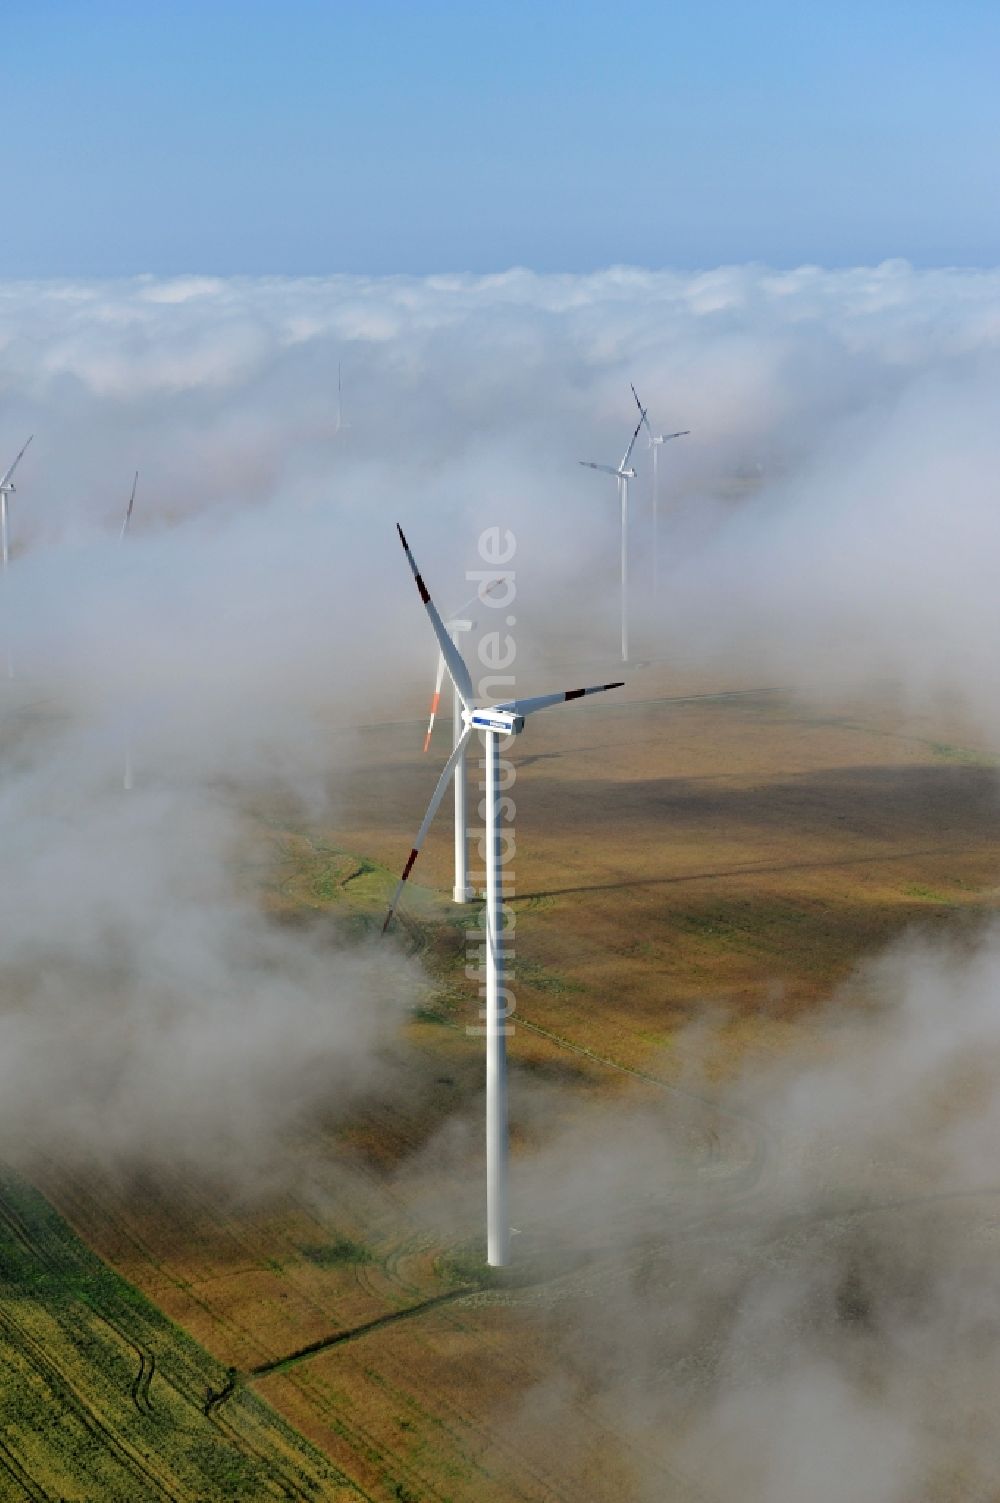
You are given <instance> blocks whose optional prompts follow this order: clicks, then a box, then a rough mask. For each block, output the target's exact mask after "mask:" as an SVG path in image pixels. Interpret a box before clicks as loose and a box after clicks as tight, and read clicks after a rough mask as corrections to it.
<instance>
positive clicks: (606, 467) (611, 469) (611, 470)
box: [577, 459, 620, 475]
mask: <svg viewBox="0 0 1000 1503" xmlns="http://www.w3.org/2000/svg"><path fill="white" fill-rule="evenodd" d="M577 464H582V465H583V466H584V468H585V469H588V470H600V471H601V473H602V474H603V475H618V474H620V471H619V470H618V468H617V467H616V466H615V465H613V464H595V463H594V461H593V460H592V459H578V460H577Z"/></svg>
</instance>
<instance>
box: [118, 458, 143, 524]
mask: <svg viewBox="0 0 1000 1503" xmlns="http://www.w3.org/2000/svg"><path fill="white" fill-rule="evenodd" d="M138 484H139V471H138V470H136V472H135V478H134V480H133V481H132V494H131V496H129V498H128V509H127V511H126V512H125V520H124V522H123V523H122V531H121V535H122V537H124V536H125V534H126V533H127V532H128V525H129V523H130V522H131V520H132V508H133V506H134V505H135V488H136V486H137V485H138Z"/></svg>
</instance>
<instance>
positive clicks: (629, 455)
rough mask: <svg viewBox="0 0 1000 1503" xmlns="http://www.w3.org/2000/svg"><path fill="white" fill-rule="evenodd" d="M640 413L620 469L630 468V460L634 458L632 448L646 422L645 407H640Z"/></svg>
mask: <svg viewBox="0 0 1000 1503" xmlns="http://www.w3.org/2000/svg"><path fill="white" fill-rule="evenodd" d="M639 413H640V416H639V421H638V422H637V423H636V425H635V432H634V433H633V434H632V441H631V443H630V444H629V446H628V448H627V449H626V450H625V457H624V459H623V460H622V462H621V464H620V465H619V466H618V468H619V470H620V471H621V470H627V469H628V462H629V460H630V459H631V458H632V450H633V449H634V448H635V441H636V439H637V438H638V437H639V429H640V428H641V427H642V425H643V423H644V422H645V419H646V409H645V408H644V407H640V408H639Z"/></svg>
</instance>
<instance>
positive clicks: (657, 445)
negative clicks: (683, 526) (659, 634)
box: [632, 386, 691, 595]
mask: <svg viewBox="0 0 1000 1503" xmlns="http://www.w3.org/2000/svg"><path fill="white" fill-rule="evenodd" d="M632 395H633V396H634V397H635V405H636V406H637V407H638V409H639V411H640V412H641V413H642V416H641V417H640V419H639V421H640V423H644V424H645V426H646V432H647V433H648V435H649V447H650V448H651V449H652V451H653V593H654V595H655V594H656V593H657V592H658V591H659V588H660V540H659V511H660V477H659V472H658V469H657V464H656V460H657V457H658V455H659V452H660V449H661V448H662V447H663V445H664V444H668V443H669V442H670V440H671V439H672V438H687V436H688V434H689V433H690V432H691V429H690V428H680V429H678V431H677V432H676V433H654V432H653V430H652V428H651V427H650V426H649V418H648V417H647V416H646V409H645V407H643V405H642V403H641V402H640V401H639V393H638V392H637V391H636V389H635V387H634V386H633V387H632Z"/></svg>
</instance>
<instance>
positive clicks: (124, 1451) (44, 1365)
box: [0, 1310, 182, 1503]
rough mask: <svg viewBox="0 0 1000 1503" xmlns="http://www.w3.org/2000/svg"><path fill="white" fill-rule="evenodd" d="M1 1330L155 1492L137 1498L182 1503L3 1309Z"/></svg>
mask: <svg viewBox="0 0 1000 1503" xmlns="http://www.w3.org/2000/svg"><path fill="white" fill-rule="evenodd" d="M0 1331H3V1332H5V1334H6V1335H7V1337H8V1338H9V1339H10V1341H11V1344H12V1345H13V1346H14V1347H15V1349H17V1350H20V1351H21V1352H22V1353H23V1354H24V1355H25V1357H26V1358H27V1359H28V1361H29V1362H30V1363H31V1365H32V1366H33V1367H34V1369H35V1371H36V1372H37V1373H38V1375H39V1377H40V1378H41V1379H42V1381H43V1382H44V1383H45V1384H46V1386H47V1387H48V1389H49V1391H50V1392H51V1393H52V1395H53V1397H54V1398H55V1399H56V1400H57V1401H58V1403H59V1404H60V1405H61V1406H62V1407H63V1408H64V1409H68V1410H69V1411H70V1412H71V1413H73V1414H74V1415H75V1416H76V1418H77V1419H78V1420H79V1422H80V1424H81V1426H82V1427H83V1429H84V1430H86V1431H87V1433H88V1434H89V1435H90V1436H91V1437H92V1438H93V1440H94V1441H95V1442H96V1443H97V1445H98V1446H99V1447H100V1448H101V1449H103V1450H105V1451H107V1452H109V1453H110V1454H111V1455H112V1456H114V1457H115V1459H116V1460H117V1461H118V1463H119V1465H120V1466H121V1467H122V1468H123V1470H124V1471H125V1472H126V1473H128V1474H130V1475H131V1476H132V1477H133V1478H134V1479H135V1480H136V1481H137V1482H139V1483H140V1484H141V1485H142V1486H145V1487H147V1488H151V1489H152V1491H149V1492H147V1493H146V1494H145V1495H143V1494H139V1495H138V1496H145V1497H146V1498H148V1499H149V1500H150V1503H152V1499H153V1498H162V1499H165V1500H166V1503H182V1500H180V1499H179V1498H178V1496H177V1494H176V1493H173V1492H171V1491H170V1489H169V1488H168V1487H167V1486H166V1484H165V1483H164V1482H163V1481H162V1480H161V1478H160V1477H159V1476H157V1474H156V1473H155V1472H154V1471H153V1470H152V1469H151V1468H150V1467H148V1466H146V1464H145V1463H144V1462H143V1460H142V1458H141V1457H140V1456H139V1455H138V1454H137V1452H136V1451H135V1450H133V1448H132V1447H131V1446H130V1445H129V1443H128V1442H127V1441H126V1440H124V1439H123V1438H122V1437H121V1436H120V1435H117V1434H116V1433H115V1431H114V1430H113V1429H112V1428H111V1426H110V1425H108V1424H106V1423H105V1421H104V1420H103V1419H101V1417H100V1415H99V1414H98V1413H97V1411H96V1409H95V1408H94V1407H93V1406H92V1405H91V1404H90V1403H88V1401H87V1399H86V1398H84V1396H83V1394H82V1393H81V1392H80V1391H79V1389H78V1388H77V1386H76V1384H75V1383H74V1382H73V1380H72V1379H71V1378H69V1377H68V1376H67V1374H66V1373H65V1372H64V1371H63V1369H62V1368H61V1367H60V1366H59V1364H58V1363H57V1362H56V1361H55V1360H54V1358H52V1357H50V1356H49V1354H48V1353H47V1352H46V1351H45V1349H44V1347H43V1346H42V1344H41V1342H40V1341H39V1340H38V1339H37V1338H36V1337H34V1336H32V1335H31V1334H30V1333H29V1332H28V1331H27V1330H26V1329H25V1328H24V1326H23V1325H21V1324H20V1323H19V1322H18V1321H16V1320H14V1318H13V1317H12V1316H10V1315H9V1314H8V1313H7V1312H6V1311H3V1310H0Z"/></svg>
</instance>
